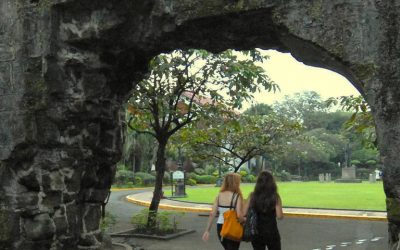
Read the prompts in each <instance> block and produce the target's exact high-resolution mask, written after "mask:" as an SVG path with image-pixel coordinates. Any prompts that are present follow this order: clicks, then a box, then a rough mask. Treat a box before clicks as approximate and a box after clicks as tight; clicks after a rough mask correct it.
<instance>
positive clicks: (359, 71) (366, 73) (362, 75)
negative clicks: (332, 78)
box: [351, 63, 377, 80]
mask: <svg viewBox="0 0 400 250" xmlns="http://www.w3.org/2000/svg"><path fill="white" fill-rule="evenodd" d="M351 69H352V70H353V71H354V74H356V75H357V77H358V78H359V79H360V80H366V79H370V78H371V77H372V76H373V75H374V74H375V73H376V70H377V66H376V65H375V64H373V63H367V64H355V65H354V66H352V67H351Z"/></svg>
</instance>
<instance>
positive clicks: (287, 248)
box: [107, 190, 388, 250]
mask: <svg viewBox="0 0 400 250" xmlns="http://www.w3.org/2000/svg"><path fill="white" fill-rule="evenodd" d="M145 193H148V190H130V191H113V192H112V194H111V197H110V202H109V204H108V205H107V209H108V211H110V212H111V213H113V214H114V215H116V216H117V225H116V226H115V227H114V228H113V230H112V231H113V232H119V231H123V230H126V229H129V228H132V226H131V225H130V217H131V216H132V214H134V213H137V212H139V211H140V210H142V209H143V206H141V205H137V204H134V203H129V202H127V201H126V200H125V199H126V198H125V197H126V196H128V195H134V198H136V199H138V198H140V197H142V199H143V196H145V195H147V196H148V195H149V194H145ZM150 193H151V192H150ZM141 201H142V202H144V200H141ZM178 203H179V204H180V206H183V205H185V206H186V205H188V204H182V203H180V202H178ZM162 204H164V205H173V206H178V205H179V204H176V203H173V201H168V200H162ZM192 206H194V205H193V204H192ZM284 210H285V212H286V213H288V212H289V210H287V209H284ZM297 212H298V211H297ZM301 212H305V210H303V211H301ZM315 212H316V211H312V213H311V214H316V213H315ZM325 212H326V211H325ZM330 212H331V211H330ZM332 212H335V213H339V211H337V210H333V211H332ZM340 213H349V211H344V212H343V211H341V212H340ZM355 213H356V215H351V216H356V217H359V216H360V215H361V217H367V215H368V214H365V213H363V212H360V211H356V212H355ZM369 215H371V216H377V214H369ZM378 215H379V216H383V215H382V214H378ZM206 223H207V213H206V212H187V213H185V215H184V216H183V217H182V218H181V226H182V228H186V229H194V230H196V232H195V233H192V234H188V235H185V236H181V237H178V238H176V239H173V240H169V241H161V240H149V239H139V238H135V239H131V240H129V241H128V243H131V244H135V245H137V246H141V247H143V248H144V249H146V250H161V249H163V250H164V249H175V250H202V249H210V250H211V249H223V248H222V247H221V245H220V244H219V242H218V240H217V235H216V233H215V228H213V230H212V233H211V237H210V240H209V241H208V242H203V241H202V240H201V235H202V233H203V230H204V228H205V226H206ZM278 226H279V230H280V233H281V237H282V249H284V250H317V249H318V250H323V249H324V250H325V249H343V250H353V249H354V250H361V249H368V250H381V249H382V250H383V249H387V248H388V247H387V241H388V233H387V223H386V222H385V221H380V220H378V221H375V220H364V219H349V218H346V217H341V219H337V218H333V217H327V216H326V217H318V216H316V217H313V216H304V217H301V216H300V217H289V216H286V218H285V219H283V220H281V221H279V222H278ZM114 240H115V241H123V240H122V239H114ZM125 242H126V241H125ZM240 249H244V250H247V249H252V247H251V245H250V244H249V243H245V242H243V243H242V244H241V247H240Z"/></svg>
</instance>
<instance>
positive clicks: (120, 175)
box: [114, 170, 134, 185]
mask: <svg viewBox="0 0 400 250" xmlns="http://www.w3.org/2000/svg"><path fill="white" fill-rule="evenodd" d="M133 181H134V173H133V172H132V171H129V170H118V171H117V173H116V174H115V179H114V184H116V185H124V184H127V183H128V182H133Z"/></svg>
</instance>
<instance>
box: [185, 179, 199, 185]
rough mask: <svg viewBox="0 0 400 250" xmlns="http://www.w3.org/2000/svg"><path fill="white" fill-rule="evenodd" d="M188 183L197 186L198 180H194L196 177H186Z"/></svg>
mask: <svg viewBox="0 0 400 250" xmlns="http://www.w3.org/2000/svg"><path fill="white" fill-rule="evenodd" d="M186 185H189V186H196V185H197V182H196V180H194V179H186Z"/></svg>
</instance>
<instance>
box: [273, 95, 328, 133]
mask: <svg viewBox="0 0 400 250" xmlns="http://www.w3.org/2000/svg"><path fill="white" fill-rule="evenodd" d="M273 108H274V110H275V112H277V113H279V114H282V115H284V116H286V117H287V118H288V119H292V120H294V121H298V122H301V123H302V124H303V125H304V127H305V128H307V129H313V128H318V127H324V125H321V123H320V119H319V117H320V114H321V113H325V112H326V111H327V107H326V104H325V102H324V101H323V100H322V99H321V97H320V95H319V94H318V93H316V92H314V91H306V92H303V93H295V94H294V95H292V96H285V98H284V100H283V101H281V102H278V103H275V104H274V105H273Z"/></svg>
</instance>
